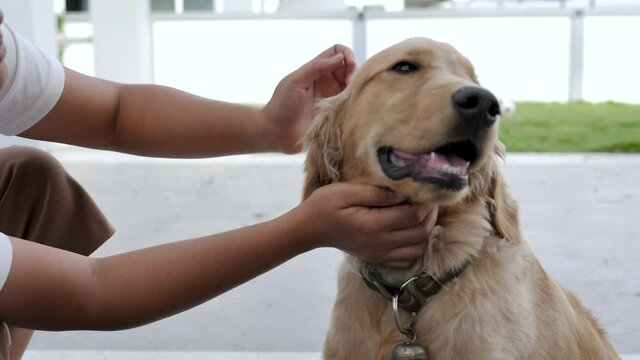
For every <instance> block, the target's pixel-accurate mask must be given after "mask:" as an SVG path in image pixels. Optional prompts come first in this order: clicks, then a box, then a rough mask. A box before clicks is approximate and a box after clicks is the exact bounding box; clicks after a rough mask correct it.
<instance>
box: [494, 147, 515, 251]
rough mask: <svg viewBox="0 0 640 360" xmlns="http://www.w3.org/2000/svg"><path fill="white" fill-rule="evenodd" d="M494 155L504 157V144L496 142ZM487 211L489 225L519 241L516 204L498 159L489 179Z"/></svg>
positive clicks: (510, 239)
mask: <svg viewBox="0 0 640 360" xmlns="http://www.w3.org/2000/svg"><path fill="white" fill-rule="evenodd" d="M495 153H496V157H499V158H504V153H505V148H504V145H503V144H502V143H500V142H498V144H497V146H496V149H495ZM488 205H489V213H490V221H491V226H492V227H493V229H494V231H495V232H496V233H497V234H498V235H499V236H501V237H503V238H505V239H507V240H509V241H513V242H520V241H521V239H522V237H521V233H520V220H519V218H518V204H517V203H516V201H515V200H514V199H513V198H512V197H511V194H510V193H509V190H508V187H507V184H506V182H505V180H504V177H503V176H502V173H501V172H500V169H499V164H498V159H497V158H496V159H495V161H494V163H493V169H492V171H491V181H490V183H489V204H488Z"/></svg>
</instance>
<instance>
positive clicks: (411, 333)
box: [391, 276, 419, 344]
mask: <svg viewBox="0 0 640 360" xmlns="http://www.w3.org/2000/svg"><path fill="white" fill-rule="evenodd" d="M418 278H419V277H418V276H414V277H412V278H411V279H409V280H407V281H405V283H404V284H402V285H401V286H400V289H399V290H398V292H397V293H396V294H395V295H393V298H392V299H391V306H392V309H393V311H392V313H393V321H394V322H395V323H396V327H397V328H398V331H400V332H401V333H402V334H403V335H404V336H406V337H407V338H409V344H412V343H413V342H414V341H416V337H417V335H416V332H415V330H413V326H412V324H411V325H409V327H406V328H405V327H403V326H402V324H401V323H400V314H399V313H398V298H399V297H400V294H402V291H403V290H404V289H405V288H406V287H407V286H408V285H409V284H411V283H412V282H414V281H416V280H417V279H418ZM411 315H412V316H415V315H416V314H415V313H411ZM412 323H413V321H412Z"/></svg>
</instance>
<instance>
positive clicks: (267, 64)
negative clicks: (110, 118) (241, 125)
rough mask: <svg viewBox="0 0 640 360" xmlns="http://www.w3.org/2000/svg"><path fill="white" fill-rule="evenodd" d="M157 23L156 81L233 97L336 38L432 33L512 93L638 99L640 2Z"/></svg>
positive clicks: (357, 42) (199, 16)
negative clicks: (613, 5) (622, 5)
mask: <svg viewBox="0 0 640 360" xmlns="http://www.w3.org/2000/svg"><path fill="white" fill-rule="evenodd" d="M87 20H88V16H86V15H84V16H83V15H74V16H69V17H68V19H67V21H68V23H70V24H73V23H76V22H78V21H80V22H84V21H87ZM310 20H311V21H310ZM150 23H151V26H152V34H153V40H152V41H153V49H154V50H153V51H154V56H153V59H154V61H153V66H154V72H153V74H154V81H155V82H157V83H161V84H165V85H171V86H175V87H179V88H181V89H184V90H187V91H192V92H195V93H198V94H200V95H203V96H208V97H215V98H220V99H223V100H229V101H242V102H254V103H255V102H264V101H266V100H267V99H268V97H269V96H270V95H271V90H272V89H273V87H274V86H275V84H276V82H277V81H278V80H279V79H280V78H281V77H282V76H284V75H285V74H286V73H287V72H290V71H291V70H293V69H295V68H296V67H297V66H299V65H300V64H302V63H303V62H304V61H306V60H308V59H309V58H311V57H312V56H313V54H315V53H316V52H319V51H321V50H322V49H323V48H324V47H325V46H330V45H331V44H332V43H334V42H342V43H346V44H347V45H350V46H351V47H352V48H353V49H354V51H355V53H356V57H357V59H358V60H359V61H363V60H364V59H366V58H367V57H368V56H370V55H371V54H373V53H375V52H377V51H379V50H381V49H382V48H384V47H386V46H388V45H390V44H392V43H394V42H397V41H400V40H402V39H404V38H407V37H411V36H427V37H432V38H436V39H438V40H441V41H445V42H449V43H451V44H453V45H454V46H456V47H457V48H459V49H460V50H461V51H462V52H463V53H464V54H465V55H466V56H468V57H469V58H470V59H471V60H472V62H473V63H474V64H475V65H476V69H477V71H478V73H479V75H480V79H481V81H482V82H483V84H484V85H485V86H487V87H489V88H491V89H493V90H494V91H496V92H497V93H499V94H500V95H502V96H504V97H509V98H512V99H515V100H534V101H535V100H539V101H566V100H582V99H584V100H589V101H606V100H614V101H622V102H631V103H640V93H638V92H637V91H636V89H634V86H633V84H635V83H638V82H640V72H638V71H636V70H635V69H636V67H637V65H635V64H637V63H640V50H639V48H638V47H637V46H635V45H634V44H635V41H636V39H635V36H634V35H633V34H638V33H640V8H586V9H576V8H544V9H543V8H539V9H510V8H502V9H456V10H417V9H411V10H405V11H402V12H387V11H382V10H379V9H369V8H365V9H363V10H355V9H347V10H345V11H324V12H303V13H301V12H296V13H282V12H280V13H270V14H265V13H236V14H228V13H226V14H225V13H215V12H184V13H181V14H174V13H154V14H152V15H151V21H150ZM87 39H88V38H87ZM70 48H71V46H70ZM231 55H232V56H231ZM230 69H235V70H241V71H242V72H241V73H237V72H234V71H230ZM203 74H205V77H206V78H208V79H210V81H209V82H204V81H203V80H202V79H203ZM240 82H242V83H244V84H247V83H248V84H249V85H250V86H247V85H240Z"/></svg>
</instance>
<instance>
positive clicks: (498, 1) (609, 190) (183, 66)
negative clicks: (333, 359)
mask: <svg viewBox="0 0 640 360" xmlns="http://www.w3.org/2000/svg"><path fill="white" fill-rule="evenodd" d="M0 8H2V9H3V11H4V12H5V21H6V22H7V23H8V24H9V25H11V26H12V27H13V28H14V29H15V30H17V31H18V32H20V33H21V34H22V35H24V36H26V37H27V38H29V39H30V40H31V41H33V42H34V43H35V44H36V45H37V46H39V47H40V48H41V49H42V50H43V51H45V52H46V53H48V54H51V55H52V56H57V57H58V58H59V59H60V60H61V61H62V63H63V64H64V65H65V66H67V67H69V68H72V69H74V70H77V71H80V72H83V73H85V74H89V75H94V76H98V77H102V78H106V79H110V80H114V81H119V82H125V83H156V84H161V85H167V86H171V87H176V88H179V89H181V90H184V91H188V92H191V93H194V94H197V95H201V96H204V97H209V98H215V99H218V100H224V101H231V102H239V103H246V104H253V105H256V106H260V105H262V104H264V103H265V102H267V101H268V100H269V98H270V96H271V94H272V91H273V89H274V88H275V86H276V84H277V83H278V81H279V80H280V79H281V78H282V77H284V76H285V75H286V74H288V73H290V72H291V71H293V70H295V69H296V68H297V67H299V66H300V65H302V64H303V63H305V62H306V61H308V60H309V59H311V58H312V57H314V56H315V55H317V54H318V53H319V52H321V51H322V50H324V49H325V48H327V47H329V46H331V45H333V44H335V43H342V44H345V45H347V46H350V47H351V48H353V49H354V51H355V53H356V57H357V59H358V62H360V63H361V62H363V61H364V60H366V59H367V58H368V57H369V56H371V55H373V54H375V53H376V52H378V51H379V50H382V49H383V48H385V47H387V46H390V45H392V44H394V43H396V42H399V41H402V40H404V39H406V38H409V37H414V36H424V37H430V38H433V39H436V40H439V41H444V42H448V43H450V44H452V45H453V46H454V47H456V48H457V49H458V50H460V52H462V53H463V54H464V55H465V56H467V57H468V58H469V59H470V60H471V62H472V63H473V64H474V65H475V67H476V72H477V74H478V76H479V80H480V82H481V83H482V85H483V86H485V87H487V88H489V89H490V90H492V91H493V92H494V93H496V95H497V96H498V97H499V98H500V99H502V100H503V103H504V104H505V109H506V110H508V111H507V114H506V115H508V116H504V117H503V119H502V123H501V139H502V141H503V142H505V144H506V145H507V149H508V151H509V156H508V158H507V163H506V165H505V172H506V174H507V177H508V180H509V182H510V184H511V187H512V191H513V192H514V194H515V197H516V199H517V200H518V201H519V202H520V205H521V209H522V218H523V224H524V229H525V234H526V236H527V238H528V240H529V242H530V243H531V247H532V248H533V249H534V252H535V253H536V254H537V255H538V257H539V258H540V260H541V262H542V263H543V264H544V265H545V267H546V268H547V269H548V270H549V272H550V273H551V274H552V275H553V276H554V277H556V278H558V279H559V280H560V281H561V282H562V283H563V284H565V285H566V286H567V287H569V288H570V289H571V290H573V291H575V292H577V293H578V295H580V296H581V297H582V298H583V299H584V301H585V303H586V304H587V306H588V307H590V308H591V309H593V310H594V313H595V314H596V315H597V316H598V317H599V318H600V319H601V321H602V323H603V325H604V327H605V328H606V329H607V331H608V332H609V333H610V334H611V338H612V340H613V342H614V343H615V345H616V347H617V348H618V349H619V350H620V352H621V353H624V354H634V353H638V354H640V310H638V309H640V279H639V277H638V275H637V274H640V261H639V260H640V238H639V236H638V233H639V228H638V225H637V220H636V219H637V214H638V213H639V211H640V205H639V204H640V202H639V201H638V200H640V191H639V190H638V188H637V185H636V184H637V179H638V177H639V176H640V157H639V156H638V155H636V153H637V152H638V151H640V91H638V89H637V84H638V83H640V70H639V68H638V64H640V47H638V46H637V36H638V34H640V0H453V1H448V0H387V1H383V0H324V1H311V0H297V1H296V0H279V1H278V0H109V1H108V0H66V1H64V0H19V1H18V0H0ZM15 143H28V144H30V145H33V146H38V147H41V148H44V149H47V150H49V151H51V152H52V153H53V154H54V155H55V156H57V157H58V158H59V159H60V160H61V161H62V162H63V164H64V165H65V166H66V167H67V169H68V170H69V171H70V172H71V173H72V174H73V175H74V176H76V177H77V178H78V179H79V181H80V182H81V183H82V184H83V185H84V186H85V187H87V189H88V190H89V191H90V193H91V194H92V195H93V196H94V197H95V198H96V200H97V202H98V203H99V204H100V206H101V207H102V208H103V209H104V211H105V213H107V215H108V216H109V218H110V219H111V220H112V222H113V223H114V224H115V225H116V227H117V228H118V233H117V234H116V236H115V237H114V239H112V240H111V241H110V242H108V243H107V244H106V245H105V247H103V248H102V249H101V250H99V253H98V255H108V254H112V253H117V252H122V251H127V250H132V249H135V248H140V247H143V246H151V245H154V244H158V243H162V242H167V241H173V240H178V239H183V238H188V237H193V236H199V235H204V234H208V233H213V232H220V231H225V230H228V229H232V228H235V227H238V226H245V225H249V224H252V223H255V222H259V221H264V220H267V219H269V218H273V217H275V216H278V215H280V214H282V213H284V212H286V211H287V210H288V209H290V208H292V207H294V206H295V205H296V204H297V203H298V201H299V198H300V195H299V194H300V189H301V183H302V162H303V159H304V155H297V156H284V155H276V154H266V155H264V154H263V155H253V156H237V157H230V158H223V159H206V160H187V161H178V160H166V159H145V158H139V157H134V156H127V155H121V154H113V153H107V152H98V151H91V150H86V149H77V148H74V147H71V146H66V145H59V144H44V143H37V142H31V141H24V140H20V139H17V138H7V137H0V146H7V145H10V144H15ZM341 259H342V255H341V254H340V253H339V252H337V251H334V250H330V249H322V250H317V251H314V252H312V253H310V254H305V255H303V256H301V257H299V258H297V259H294V260H292V261H291V262H289V263H287V264H285V265H283V266H282V267H280V268H278V269H276V270H274V271H273V272H270V273H269V274H266V275H264V276H262V277H260V278H258V279H256V280H255V281H252V282H250V283H249V284H246V285H243V286H241V287H240V288H238V289H235V290H233V291H231V292H229V293H228V294H225V295H224V296H222V297H220V298H218V299H215V300H213V301H211V302H209V303H207V304H205V305H203V306H201V307H199V308H197V309H194V310H192V311H189V312H187V313H184V314H180V315H177V316H174V317H172V318H169V319H167V320H163V321H161V322H158V323H156V324H152V325H149V326H147V327H144V328H141V329H134V330H127V331H122V332H116V333H109V334H98V333H93V332H78V333H62V334H57V333H44V332H40V333H38V334H37V335H36V336H35V337H34V340H33V346H32V349H33V350H31V351H30V352H29V353H28V355H27V356H31V359H40V358H55V356H58V357H59V358H72V356H78V358H101V359H102V358H114V359H115V358H120V359H124V358H126V356H125V355H124V354H125V352H127V351H133V352H134V353H137V354H143V353H145V352H151V353H152V354H156V355H157V354H159V353H157V351H163V352H165V353H163V354H165V355H166V354H168V353H172V354H173V355H172V356H174V357H175V356H180V355H179V354H188V355H185V356H186V357H184V358H190V359H194V358H196V354H200V353H198V352H203V353H202V354H205V355H202V356H209V355H206V354H210V353H209V352H215V354H217V355H215V356H214V355H211V356H214V358H221V359H223V358H233V356H239V355H237V354H236V355H230V354H231V353H225V355H221V354H222V353H219V352H221V351H222V352H234V353H235V352H246V354H249V353H250V354H251V355H250V356H254V355H255V356H256V357H251V358H252V359H253V358H260V359H264V358H266V357H264V356H266V355H264V354H265V353H272V352H284V353H288V354H289V356H293V357H292V358H298V359H302V358H303V356H306V355H302V353H307V354H311V355H309V356H311V357H312V358H318V355H317V352H318V351H320V349H321V346H322V341H323V338H324V332H325V331H326V328H327V326H328V321H329V316H330V311H331V306H332V302H333V298H334V296H335V274H336V269H337V266H338V264H339V262H340V261H341ZM65 351H67V352H65ZM83 351H84V352H83ZM114 351H115V352H117V355H114V354H116V353H114ZM154 352H156V353H154ZM74 354H75V355H74ZM96 354H98V355H96ZM127 354H129V355H127V356H134V355H130V353H127ZM211 354H214V353H211ZM258 354H263V355H258ZM272 354H273V353H272ZM278 354H279V355H274V356H275V357H274V358H284V356H285V355H283V354H282V353H278ZM292 354H297V355H292ZM156 355H150V356H152V357H150V358H159V357H160V356H156ZM100 356H102V357H100ZM135 356H137V355H135ZM167 356H168V355H167ZM216 356H217V357H216ZM259 356H263V357H259ZM630 358H631V357H629V359H630ZM136 359H138V358H136Z"/></svg>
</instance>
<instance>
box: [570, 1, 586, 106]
mask: <svg viewBox="0 0 640 360" xmlns="http://www.w3.org/2000/svg"><path fill="white" fill-rule="evenodd" d="M569 21H570V22H571V35H570V41H571V43H570V44H569V100H570V101H581V100H582V85H583V82H582V80H583V77H584V11H582V10H577V11H575V12H574V13H573V14H572V15H571V17H570V18H569Z"/></svg>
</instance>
